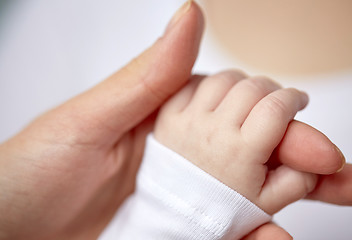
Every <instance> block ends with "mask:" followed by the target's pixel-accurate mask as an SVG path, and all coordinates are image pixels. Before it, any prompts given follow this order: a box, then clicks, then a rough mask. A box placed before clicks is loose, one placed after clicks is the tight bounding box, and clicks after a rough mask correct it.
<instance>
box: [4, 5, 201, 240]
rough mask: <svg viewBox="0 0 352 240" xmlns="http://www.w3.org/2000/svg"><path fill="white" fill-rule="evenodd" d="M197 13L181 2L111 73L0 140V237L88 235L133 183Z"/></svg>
mask: <svg viewBox="0 0 352 240" xmlns="http://www.w3.org/2000/svg"><path fill="white" fill-rule="evenodd" d="M202 31H203V17H202V14H201V12H200V10H199V8H198V7H197V5H195V4H190V3H188V4H185V5H184V6H183V7H182V8H181V9H180V10H179V11H178V12H177V13H176V15H175V16H174V18H173V19H172V20H171V22H170V24H169V25H168V27H167V29H166V32H165V34H164V35H163V36H162V37H161V38H160V39H159V40H158V41H157V42H156V43H155V44H154V45H153V46H152V47H151V48H149V49H148V50H147V51H145V52H144V53H143V54H141V55H140V56H139V57H138V58H136V59H134V60H133V61H132V62H131V63H130V64H128V65H127V66H126V67H124V68H123V69H121V70H120V71H119V72H117V73H115V74H113V75H112V76H111V77H109V78H108V79H106V80H105V81H103V82H102V83H100V84H99V85H97V86H96V87H94V88H92V89H91V90H89V91H87V92H85V93H83V94H81V95H80V96H77V97H75V98H74V99H72V100H70V101H68V102H66V103H65V104H63V105H61V106H59V107H57V108H56V109H54V110H51V111H49V112H48V113H46V114H44V115H43V116H41V117H39V118H38V119H36V120H35V121H34V122H33V123H32V124H30V125H29V126H28V127H27V128H26V129H25V130H23V131H22V132H21V133H19V134H18V135H17V136H15V137H13V138H12V139H10V140H8V141H7V142H5V143H3V144H2V145H1V146H0V239H96V238H97V236H98V235H99V233H100V232H101V231H102V229H103V228H104V227H105V225H106V224H107V223H108V222H109V220H110V219H111V217H112V216H113V214H114V212H115V211H116V209H117V208H118V207H119V205H120V204H121V203H122V202H123V200H124V199H125V198H126V197H127V196H128V195H129V194H130V193H131V192H132V191H133V189H134V181H135V175H136V171H137V169H138V165H139V163H140V160H141V157H142V154H143V149H144V139H145V136H146V134H147V133H148V131H150V128H151V127H152V125H153V119H152V116H151V114H152V113H153V112H154V111H155V110H156V109H157V108H158V107H159V106H160V105H161V104H162V103H163V102H164V101H165V100H166V99H167V98H168V97H169V96H170V94H172V93H174V92H176V91H177V90H178V89H179V88H180V87H181V86H182V85H184V84H185V82H186V81H187V80H188V78H189V77H190V74H191V70H192V67H193V64H194V61H195V59H196V56H197V54H198V48H199V43H200V40H201V35H202Z"/></svg>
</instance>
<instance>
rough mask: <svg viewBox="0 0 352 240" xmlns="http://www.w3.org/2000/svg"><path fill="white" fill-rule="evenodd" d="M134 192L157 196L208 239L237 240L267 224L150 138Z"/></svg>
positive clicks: (238, 198) (256, 209)
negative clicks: (202, 232)
mask: <svg viewBox="0 0 352 240" xmlns="http://www.w3.org/2000/svg"><path fill="white" fill-rule="evenodd" d="M138 188H143V189H140V190H142V191H146V192H149V193H150V194H153V195H154V196H157V198H158V199H159V200H160V202H161V203H162V204H164V205H166V206H168V207H169V208H172V209H173V210H174V211H177V212H178V214H180V215H182V216H183V217H184V218H185V220H188V221H191V222H193V223H196V226H197V227H199V228H201V229H202V231H206V232H207V233H208V234H209V235H212V237H210V238H209V239H231V240H233V239H240V238H241V237H243V236H245V235H246V234H248V233H249V232H251V231H252V230H254V229H255V228H257V227H258V226H260V225H262V224H264V223H266V222H268V221H270V220H271V216H270V215H268V214H266V213H265V212H264V211H263V210H261V209H260V208H259V207H257V206H256V205H255V204H253V203H252V202H250V201H249V200H248V199H246V198H245V197H244V196H242V195H241V194H239V193H238V192H236V191H234V190H233V189H231V188H229V187H228V186H226V185H225V184H223V183H221V182H220V181H219V180H217V179H215V178H214V177H212V176H211V175H209V174H208V173H206V172H204V171H203V170H201V169H200V168H198V167H197V166H195V165H194V164H192V163H191V162H189V161H188V160H186V159H185V158H183V157H182V156H180V155H179V154H177V153H175V152H174V151H172V150H170V149H169V148H167V147H165V146H164V145H162V144H160V143H159V142H157V141H156V140H155V139H154V137H153V136H152V135H149V136H148V138H147V145H146V149H145V155H144V159H143V162H142V166H141V168H140V172H139V175H138V178H137V191H138ZM195 232H196V231H195ZM195 239H196V238H195ZM197 239H198V238H197ZM199 239H201V238H199Z"/></svg>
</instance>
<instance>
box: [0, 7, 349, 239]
mask: <svg viewBox="0 0 352 240" xmlns="http://www.w3.org/2000/svg"><path fill="white" fill-rule="evenodd" d="M8 2H11V3H9V4H8V5H5V7H6V9H5V8H4V5H2V6H1V7H2V8H3V9H2V10H1V11H0V14H1V15H0V142H2V141H4V140H6V139H7V138H9V137H11V136H12V135H14V134H15V133H16V132H18V131H19V130H20V129H21V128H23V127H24V126H25V125H26V124H27V123H28V122H30V121H31V120H33V119H34V118H35V117H36V116H37V115H38V114H40V113H42V112H44V111H46V110H47V109H49V108H51V107H53V106H55V105H57V104H59V103H61V102H63V101H65V100H66V99H68V98H70V97H72V96H74V95H76V94H78V93H80V92H82V91H84V90H86V89H88V88H89V87H91V86H93V85H95V84H96V83H98V82H99V81H101V80H102V79H104V78H105V77H107V76H108V75H110V74H111V73H112V72H114V71H116V70H117V69H119V68H120V67H121V66H123V65H124V64H125V63H126V62H128V61H129V60H130V59H131V58H133V57H134V56H136V55H137V54H138V53H140V52H141V51H142V50H143V49H145V48H146V47H148V46H149V45H151V44H152V42H153V41H154V40H155V39H156V38H157V37H158V36H160V35H161V34H162V32H163V29H164V27H165V26H166V24H167V22H168V20H169V18H170V17H171V16H172V14H173V13H174V11H175V10H176V9H177V8H178V7H179V6H180V5H181V4H182V1H181V0H169V1H165V0H148V1H145V0H127V1H122V0H100V1H93V0H58V1H54V0H51V1H46V0H22V1H20V0H18V1H8ZM351 48H352V47H351ZM225 68H243V69H245V70H247V71H249V72H250V73H252V74H258V73H257V72H255V71H253V70H249V68H248V67H246V66H244V65H241V64H240V63H236V62H235V61H234V60H233V59H232V58H230V57H229V56H226V53H224V52H222V51H221V50H220V48H219V47H218V46H217V43H216V42H215V41H214V39H213V38H212V36H211V34H209V33H206V35H205V39H204V41H203V45H202V48H201V54H200V56H199V59H198V61H197V63H196V67H195V71H197V72H203V73H215V72H216V71H219V70H222V69H225ZM259 74H261V75H262V74H263V73H259ZM264 74H265V73H264ZM271 76H272V75H271ZM274 77H275V76H274ZM276 77H277V78H276V80H277V81H279V82H280V83H282V84H283V85H284V86H290V87H291V86H292V87H297V88H301V89H303V90H305V91H307V92H308V93H309V95H310V98H311V101H310V105H309V106H308V108H307V109H306V110H305V111H303V112H302V113H299V115H298V116H297V118H298V119H299V120H303V121H305V122H307V123H309V124H311V125H313V126H314V127H316V128H318V129H319V130H321V131H322V132H324V133H325V134H326V135H327V136H329V137H330V139H331V140H332V141H333V142H334V143H336V144H337V145H338V146H339V147H340V149H342V151H343V152H344V154H345V156H346V158H347V160H350V156H351V155H352V147H351V146H352V143H351V140H350V139H351V136H352V126H351V117H352V110H351V103H352V79H351V78H352V70H351V71H347V72H340V73H334V74H330V75H324V76H313V77H312V76H311V77H299V78H298V77H297V78H295V79H293V78H288V77H282V76H281V77H278V76H276ZM351 220H352V207H338V206H332V205H328V204H323V203H318V202H309V201H301V202H298V203H296V204H293V205H291V206H289V207H287V208H286V209H284V210H283V211H281V212H280V213H279V214H277V215H276V217H275V221H276V222H277V223H278V224H280V225H281V226H283V227H284V228H286V229H287V230H288V231H289V232H290V233H291V234H292V235H293V236H294V237H295V238H296V239H307V240H308V239H309V240H311V239H320V240H322V239H340V240H348V239H351V238H352V237H351V236H352V227H351V226H352V224H351V222H352V221H351Z"/></svg>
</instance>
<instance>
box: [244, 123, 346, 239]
mask: <svg viewBox="0 0 352 240" xmlns="http://www.w3.org/2000/svg"><path fill="white" fill-rule="evenodd" d="M290 146H291V148H290ZM308 146H309V147H308ZM320 160H322V161H320ZM271 161H272V162H274V163H275V164H285V165H287V166H289V167H291V168H293V169H296V170H299V171H304V172H310V173H315V174H318V175H319V182H318V184H317V186H316V188H315V189H314V190H313V191H312V192H310V193H308V192H306V194H307V196H306V198H307V199H312V200H320V201H324V202H327V203H333V204H338V205H349V206H352V165H350V164H347V165H346V166H345V158H344V156H343V155H342V153H341V152H340V150H339V149H338V148H337V147H335V146H334V145H333V144H332V143H331V141H330V140H329V139H328V138H327V137H325V136H324V135H323V134H322V133H320V132H319V131H317V130H315V129H314V128H312V127H310V126H308V125H306V124H304V123H301V122H297V121H293V122H291V124H290V125H289V127H288V129H287V132H286V136H285V137H284V139H283V140H282V142H281V143H280V145H279V146H278V148H277V149H276V151H275V152H274V153H273V155H272V159H271ZM322 174H324V175H322ZM302 197H303V196H302ZM271 239H280V240H291V239H293V238H292V236H291V235H290V234H289V233H287V232H286V231H285V230H284V229H282V228H281V227H279V226H277V225H275V224H274V223H267V224H265V225H263V226H261V227H259V228H258V229H256V230H254V231H253V232H252V233H250V234H249V235H248V236H246V237H245V238H244V240H271Z"/></svg>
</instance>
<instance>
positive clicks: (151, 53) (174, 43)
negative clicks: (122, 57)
mask: <svg viewBox="0 0 352 240" xmlns="http://www.w3.org/2000/svg"><path fill="white" fill-rule="evenodd" d="M203 26H204V19H203V14H202V12H201V10H200V8H199V7H198V5H197V4H196V3H194V2H192V1H188V2H186V3H185V4H184V5H183V6H182V7H181V8H180V9H179V10H178V11H177V13H176V14H175V15H174V17H173V18H172V20H171V21H170V23H169V25H168V26H167V28H166V31H165V33H164V35H163V36H162V37H161V38H159V39H158V40H157V41H156V42H155V44H153V46H151V47H150V48H149V49H147V50H146V51H145V52H143V53H142V54H141V55H140V56H138V57H137V58H135V59H134V60H132V61H131V62H130V63H129V64H128V65H127V66H125V67H124V68H122V69H121V70H119V71H118V72H116V73H115V74H113V75H112V76H110V77H109V78H108V79H106V80H104V81H103V82H101V83H100V84H98V85H97V86H95V87H93V88H92V89H90V90H88V91H87V92H85V93H83V94H81V95H79V96H77V97H76V98H73V99H72V100H70V101H68V102H67V103H66V104H64V105H62V106H61V107H59V109H58V110H60V112H61V116H62V114H64V115H69V116H68V117H66V118H65V119H66V124H65V126H66V128H67V126H68V125H69V128H71V130H73V132H75V130H78V132H79V133H80V134H84V133H87V134H89V137H88V139H90V140H92V141H97V140H99V137H102V136H103V137H104V138H105V139H106V137H107V136H113V137H114V138H115V141H116V139H118V137H119V136H121V135H122V134H124V133H125V132H126V131H128V130H130V129H132V128H133V127H135V126H136V125H137V124H138V123H139V122H141V121H142V120H144V119H145V118H146V117H147V116H148V115H149V114H150V113H152V112H153V111H155V110H156V109H157V108H158V107H159V106H160V105H161V104H162V103H163V102H164V101H165V100H166V99H167V98H168V97H169V96H170V95H171V94H173V93H175V92H176V91H177V90H178V89H179V88H180V87H182V86H183V85H184V84H185V83H186V82H187V80H188V79H189V77H190V75H191V71H192V68H193V64H194V62H195V60H196V58H197V55H198V50H199V45H200V41H201V37H202V32H203ZM67 119H69V120H67ZM67 121H68V122H67ZM67 123H68V124H67ZM81 137H82V135H81ZM88 139H87V138H86V140H88ZM88 141H89V140H88Z"/></svg>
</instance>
